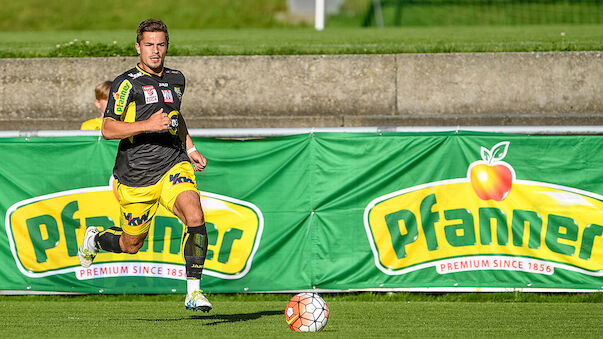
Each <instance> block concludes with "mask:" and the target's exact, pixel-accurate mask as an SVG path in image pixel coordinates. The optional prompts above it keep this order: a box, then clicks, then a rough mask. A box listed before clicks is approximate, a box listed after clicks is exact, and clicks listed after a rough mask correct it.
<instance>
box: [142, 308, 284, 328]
mask: <svg viewBox="0 0 603 339" xmlns="http://www.w3.org/2000/svg"><path fill="white" fill-rule="evenodd" d="M278 314H283V311H280V310H279V311H261V312H252V313H237V314H208V315H190V316H188V317H182V318H170V319H164V318H155V319H152V318H135V319H132V320H140V321H150V322H163V321H188V320H214V321H212V322H208V323H206V324H203V325H205V326H211V325H219V324H223V323H236V322H239V321H249V320H255V319H259V318H260V317H263V316H271V315H278Z"/></svg>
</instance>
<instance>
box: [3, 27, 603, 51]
mask: <svg viewBox="0 0 603 339" xmlns="http://www.w3.org/2000/svg"><path fill="white" fill-rule="evenodd" d="M134 41H135V33H134V31H130V30H127V31H124V30H120V31H58V32H0V57H2V58H21V57H24V58H27V57H99V56H113V55H122V56H124V55H132V56H133V55H136V51H135V49H134ZM170 45H171V46H170V51H169V55H173V56H176V55H181V56H188V55H201V56H202V55H293V54H390V53H450V52H532V51H539V52H542V51H592V50H603V24H598V25H597V24H591V25H537V26H455V27H406V28H384V29H377V28H369V29H363V28H333V29H327V30H325V31H323V32H316V31H314V30H312V29H302V28H295V29H241V30H236V29H213V30H171V31H170Z"/></svg>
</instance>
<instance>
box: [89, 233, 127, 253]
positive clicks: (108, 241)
mask: <svg viewBox="0 0 603 339" xmlns="http://www.w3.org/2000/svg"><path fill="white" fill-rule="evenodd" d="M123 232H124V231H123V230H122V229H121V227H111V228H108V229H106V230H104V231H102V232H100V233H99V234H98V235H97V236H96V240H95V242H96V247H98V248H101V249H103V250H105V251H108V252H113V253H121V252H122V250H121V246H120V245H119V238H121V234H122V233H123Z"/></svg>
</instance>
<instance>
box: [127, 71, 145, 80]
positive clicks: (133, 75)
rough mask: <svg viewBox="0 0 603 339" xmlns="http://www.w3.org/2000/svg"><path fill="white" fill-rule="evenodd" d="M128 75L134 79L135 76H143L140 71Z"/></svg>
mask: <svg viewBox="0 0 603 339" xmlns="http://www.w3.org/2000/svg"><path fill="white" fill-rule="evenodd" d="M128 76H129V77H130V78H132V79H136V78H140V77H141V76H143V74H142V73H141V72H137V73H128Z"/></svg>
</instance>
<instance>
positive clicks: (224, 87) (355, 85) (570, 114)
mask: <svg viewBox="0 0 603 339" xmlns="http://www.w3.org/2000/svg"><path fill="white" fill-rule="evenodd" d="M601 54H602V53H601V52H567V53H496V54H487V53H483V54H480V53H477V54H469V53H467V54H398V55H339V56H232V57H168V59H167V61H166V66H168V67H172V68H176V69H180V70H182V71H183V72H184V73H185V75H186V77H187V89H186V93H185V95H184V103H183V107H182V112H183V114H184V116H185V118H186V120H187V123H188V126H189V128H228V127H336V126H386V125H398V126H406V125H423V126H424V125H454V126H456V125H603V56H602V55H601ZM137 60H138V59H137V58H136V57H114V58H81V59H78V58H67V59H58V58H57V59H0V130H23V129H78V128H79V125H80V123H81V122H82V121H84V120H86V119H89V118H92V117H94V116H95V115H96V114H97V113H96V108H95V107H94V105H93V101H94V86H95V85H96V84H97V83H99V82H100V81H102V80H105V79H113V78H114V77H115V76H116V75H118V74H120V73H122V72H123V71H125V70H127V69H129V68H131V67H133V66H134V65H135V63H136V62H137Z"/></svg>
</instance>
